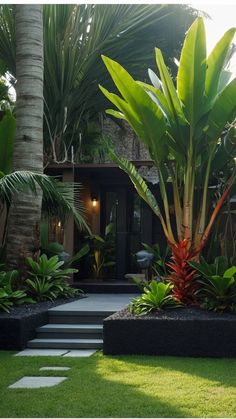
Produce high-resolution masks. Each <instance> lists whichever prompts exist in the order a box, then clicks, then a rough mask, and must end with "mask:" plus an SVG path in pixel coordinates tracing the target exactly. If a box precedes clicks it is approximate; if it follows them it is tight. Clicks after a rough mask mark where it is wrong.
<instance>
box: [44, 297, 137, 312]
mask: <svg viewBox="0 0 236 419" xmlns="http://www.w3.org/2000/svg"><path fill="white" fill-rule="evenodd" d="M87 295H88V296H87V297H86V298H81V299H79V300H76V301H72V302H71V303H67V304H62V305H60V306H56V307H54V308H51V309H50V312H53V311H59V310H61V311H119V310H122V308H124V307H126V306H127V305H128V304H129V303H130V301H131V300H132V299H133V298H135V297H137V294H87Z"/></svg>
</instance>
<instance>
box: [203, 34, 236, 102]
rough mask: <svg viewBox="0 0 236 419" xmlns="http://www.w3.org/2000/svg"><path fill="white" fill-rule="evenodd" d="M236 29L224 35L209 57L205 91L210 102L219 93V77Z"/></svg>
mask: <svg viewBox="0 0 236 419" xmlns="http://www.w3.org/2000/svg"><path fill="white" fill-rule="evenodd" d="M235 30H236V29H235V28H231V29H229V30H228V31H227V32H226V33H225V34H224V35H223V37H222V38H221V39H220V41H219V42H218V43H217V44H216V46H215V47H214V48H213V50H212V52H211V54H210V55H209V57H208V59H207V72H206V84H205V93H206V96H207V100H208V101H209V102H211V100H212V99H214V98H215V96H216V95H217V92H218V85H219V79H220V76H221V72H222V70H223V68H224V62H225V59H226V56H227V53H228V51H229V48H230V45H231V42H232V40H233V37H234V34H235Z"/></svg>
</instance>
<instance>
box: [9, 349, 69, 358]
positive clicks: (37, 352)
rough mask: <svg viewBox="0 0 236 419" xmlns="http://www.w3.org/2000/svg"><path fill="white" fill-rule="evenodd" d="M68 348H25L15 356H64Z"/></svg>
mask: <svg viewBox="0 0 236 419" xmlns="http://www.w3.org/2000/svg"><path fill="white" fill-rule="evenodd" d="M67 352H68V349H24V351H21V352H18V353H17V354H15V355H14V356H62V355H64V354H66V353H67Z"/></svg>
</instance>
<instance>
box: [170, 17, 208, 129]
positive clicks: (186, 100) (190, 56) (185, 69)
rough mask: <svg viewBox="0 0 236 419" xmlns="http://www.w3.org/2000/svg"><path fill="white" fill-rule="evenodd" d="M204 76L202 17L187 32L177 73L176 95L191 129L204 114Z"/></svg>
mask: <svg viewBox="0 0 236 419" xmlns="http://www.w3.org/2000/svg"><path fill="white" fill-rule="evenodd" d="M205 77H206V39H205V27H204V23H203V19H202V18H200V17H199V18H197V19H196V20H195V21H194V23H193V24H192V26H191V27H190V29H189V30H188V32H187V35H186V38H185V41H184V45H183V48H182V53H181V57H180V63H179V70H178V75H177V90H178V96H179V98H180V100H181V101H182V103H183V106H184V114H185V116H186V118H187V120H188V122H189V123H190V125H191V127H192V129H193V128H194V126H195V125H196V123H197V122H198V121H199V119H200V117H201V116H202V115H203V114H204V108H205V103H204V102H205V96H204V90H205Z"/></svg>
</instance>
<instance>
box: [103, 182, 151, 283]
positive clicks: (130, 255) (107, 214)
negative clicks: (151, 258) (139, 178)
mask: <svg viewBox="0 0 236 419" xmlns="http://www.w3.org/2000/svg"><path fill="white" fill-rule="evenodd" d="M101 198H102V211H101V214H102V219H101V227H102V234H103V235H104V236H107V232H109V231H112V234H110V240H111V248H112V249H113V251H114V252H115V258H113V259H112V258H111V260H115V264H113V269H111V270H110V275H112V278H114V279H118V280H124V275H125V274H126V273H134V272H137V270H138V268H137V266H136V262H135V257H134V255H135V253H136V252H137V251H139V250H140V249H141V247H142V245H141V242H142V237H143V209H144V208H143V207H144V205H143V202H142V200H141V198H140V197H139V196H138V194H137V193H136V192H135V191H134V189H133V188H131V187H130V188H129V187H118V186H117V187H111V188H109V187H108V188H106V189H104V190H103V192H102V197H101ZM112 240H113V243H112Z"/></svg>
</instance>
